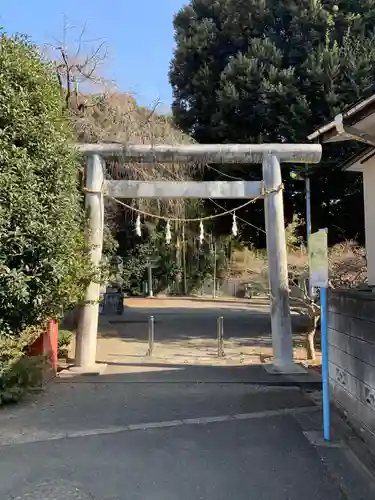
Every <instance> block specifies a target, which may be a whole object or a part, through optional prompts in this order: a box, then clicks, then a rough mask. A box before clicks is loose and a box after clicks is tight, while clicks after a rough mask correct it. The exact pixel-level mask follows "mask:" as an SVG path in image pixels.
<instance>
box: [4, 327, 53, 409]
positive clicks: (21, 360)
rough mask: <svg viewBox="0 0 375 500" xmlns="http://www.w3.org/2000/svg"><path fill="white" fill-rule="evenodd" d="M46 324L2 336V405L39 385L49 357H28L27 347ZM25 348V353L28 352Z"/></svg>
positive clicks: (13, 400)
mask: <svg viewBox="0 0 375 500" xmlns="http://www.w3.org/2000/svg"><path fill="white" fill-rule="evenodd" d="M42 331H43V327H42V326H40V327H33V328H27V329H25V330H24V331H22V332H21V333H20V334H19V335H18V336H17V337H14V336H7V335H1V336H0V406H1V405H3V404H6V403H13V402H16V401H18V400H19V399H21V398H22V397H23V396H24V395H25V393H26V392H27V391H28V390H29V389H30V388H33V387H40V386H41V382H42V377H43V371H44V368H45V367H46V363H47V361H48V360H47V359H46V358H45V357H43V356H35V357H32V358H31V357H28V356H27V355H26V354H27V347H28V346H29V345H30V344H32V343H33V342H34V341H35V340H36V339H37V338H38V337H39V336H40V334H41V333H42ZM25 351H26V352H25Z"/></svg>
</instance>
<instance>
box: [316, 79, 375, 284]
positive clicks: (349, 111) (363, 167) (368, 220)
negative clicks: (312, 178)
mask: <svg viewBox="0 0 375 500" xmlns="http://www.w3.org/2000/svg"><path fill="white" fill-rule="evenodd" d="M366 94H367V96H366V97H364V98H362V100H360V101H358V102H356V103H355V104H352V105H351V106H349V107H347V108H346V109H344V110H343V111H341V113H339V114H338V115H336V116H335V117H334V119H333V120H332V121H331V122H329V123H327V124H326V125H323V126H322V127H320V128H319V129H317V130H315V131H314V132H313V133H311V134H310V135H309V136H308V139H309V140H310V141H319V142H320V143H322V144H326V143H333V142H334V143H338V142H344V141H357V142H360V143H362V144H363V148H362V149H361V151H360V152H359V153H357V154H356V155H355V156H353V157H351V158H348V159H347V160H346V161H345V163H344V164H343V165H342V167H343V168H345V169H346V170H349V171H354V172H361V173H362V175H363V196H364V205H365V236H366V253H367V277H368V284H369V285H370V286H371V287H375V84H374V85H372V86H371V87H369V88H368V89H367V90H366ZM368 94H370V95H368ZM323 153H324V151H323Z"/></svg>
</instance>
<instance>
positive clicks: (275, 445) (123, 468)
mask: <svg viewBox="0 0 375 500" xmlns="http://www.w3.org/2000/svg"><path fill="white" fill-rule="evenodd" d="M193 333H194V332H192V334H193ZM110 338H112V337H110ZM117 340H119V341H121V339H117ZM100 345H101V346H103V343H101V344H100ZM106 358H107V359H108V352H107V351H105V352H100V351H99V353H98V359H102V360H105V359H106ZM113 358H114V357H112V358H111V359H112V361H111V363H112V364H110V365H109V366H108V369H107V371H106V372H105V373H104V375H102V376H100V377H76V378H74V379H68V378H60V379H57V380H56V381H54V382H52V383H50V384H49V385H48V386H47V388H46V390H45V391H44V392H43V393H41V394H39V395H34V396H33V397H30V398H29V400H28V401H26V402H25V403H24V404H22V405H20V406H14V407H7V408H5V409H3V410H2V411H0V500H3V499H18V500H26V499H28V500H73V499H78V500H80V499H81V500H89V499H90V500H132V499H140V500H159V499H160V500H172V499H173V500H185V499H186V500H198V499H202V500H228V498H235V499H236V500H245V499H246V500H252V499H254V500H301V498H303V499H304V500H316V499H317V498H318V499H319V500H367V499H370V498H371V499H372V498H374V492H375V490H374V489H373V486H372V483H371V481H370V478H369V476H368V475H367V474H366V472H365V471H364V469H362V468H361V467H360V466H359V465H358V463H357V462H356V461H355V460H354V459H353V457H352V456H351V454H350V452H349V451H348V450H346V448H345V447H343V446H342V445H341V442H340V436H338V435H336V436H335V442H334V446H333V447H326V446H321V443H319V442H318V443H315V440H316V438H318V441H319V437H320V436H321V411H320V408H319V407H318V406H316V405H315V404H314V403H313V401H312V399H311V398H310V397H309V396H308V394H306V393H304V392H303V391H302V390H301V389H300V388H299V387H297V386H293V383H291V381H290V380H288V381H287V380H280V378H278V377H276V379H275V376H272V375H268V374H267V373H266V372H265V371H264V369H263V367H262V366H260V365H256V364H251V365H228V366H219V365H215V364H211V365H210V364H209V363H207V364H202V365H194V364H193V363H190V364H178V363H161V362H154V360H148V361H143V360H141V361H140V360H139V359H138V360H137V359H136V360H135V361H134V363H133V366H132V365H131V364H130V363H128V362H127V361H126V362H123V361H116V360H115V361H113ZM129 365H130V366H129ZM284 383H285V384H284ZM277 384H278V385H277Z"/></svg>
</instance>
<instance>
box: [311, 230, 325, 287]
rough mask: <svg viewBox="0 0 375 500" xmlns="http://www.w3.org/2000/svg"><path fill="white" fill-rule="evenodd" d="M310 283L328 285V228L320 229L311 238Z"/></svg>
mask: <svg viewBox="0 0 375 500" xmlns="http://www.w3.org/2000/svg"><path fill="white" fill-rule="evenodd" d="M309 269H310V284H311V286H313V287H323V288H327V287H328V238H327V229H319V231H318V232H316V233H312V234H311V235H310V238H309Z"/></svg>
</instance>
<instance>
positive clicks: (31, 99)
mask: <svg viewBox="0 0 375 500" xmlns="http://www.w3.org/2000/svg"><path fill="white" fill-rule="evenodd" d="M0 82H1V85H0V241H1V245H0V335H6V336H7V337H9V336H14V337H18V336H20V335H21V332H22V331H24V330H25V328H26V327H28V326H30V325H38V324H42V323H43V322H44V321H45V320H47V319H50V318H55V317H58V316H59V315H60V314H61V313H62V311H63V309H68V308H70V307H72V306H74V305H75V304H76V303H77V302H78V301H79V300H80V299H81V298H82V296H83V291H84V288H85V287H86V285H87V283H88V282H89V281H90V279H91V278H92V270H91V268H90V264H89V260H88V257H87V255H86V252H85V248H84V239H83V222H84V217H83V213H82V209H81V197H80V193H79V188H78V172H79V163H78V162H77V157H76V154H75V152H74V150H73V149H72V147H71V144H72V142H74V140H73V137H72V135H71V133H70V123H69V118H68V116H67V115H66V114H65V111H64V101H63V96H62V94H61V89H60V87H59V85H58V82H57V80H56V78H55V76H54V75H53V73H52V71H51V68H50V66H49V64H48V63H46V62H44V61H43V60H42V58H41V56H40V54H39V52H38V51H37V49H36V48H35V47H34V46H33V45H31V44H30V43H29V42H28V41H27V40H26V39H25V38H23V37H9V36H7V35H6V34H5V33H1V32H0Z"/></svg>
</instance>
